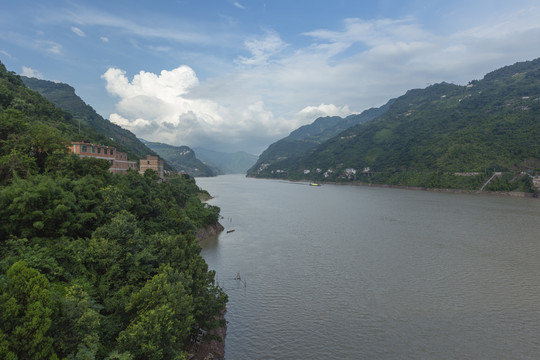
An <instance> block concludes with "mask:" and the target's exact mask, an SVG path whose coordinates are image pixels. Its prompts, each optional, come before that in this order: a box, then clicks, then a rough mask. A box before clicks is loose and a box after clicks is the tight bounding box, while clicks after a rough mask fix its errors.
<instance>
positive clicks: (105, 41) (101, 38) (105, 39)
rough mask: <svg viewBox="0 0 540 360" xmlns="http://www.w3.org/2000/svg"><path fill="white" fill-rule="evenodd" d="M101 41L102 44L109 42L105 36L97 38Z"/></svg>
mask: <svg viewBox="0 0 540 360" xmlns="http://www.w3.org/2000/svg"><path fill="white" fill-rule="evenodd" d="M99 39H100V40H101V41H103V42H104V43H108V42H109V38H108V37H106V36H102V37H100V38H99Z"/></svg>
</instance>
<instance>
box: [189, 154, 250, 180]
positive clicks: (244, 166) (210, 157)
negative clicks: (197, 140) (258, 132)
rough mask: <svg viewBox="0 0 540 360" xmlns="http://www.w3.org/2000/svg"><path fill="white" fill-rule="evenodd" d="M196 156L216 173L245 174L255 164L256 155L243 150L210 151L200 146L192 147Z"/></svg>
mask: <svg viewBox="0 0 540 360" xmlns="http://www.w3.org/2000/svg"><path fill="white" fill-rule="evenodd" d="M193 150H194V151H195V154H196V156H197V158H199V159H201V161H203V162H204V163H205V164H206V165H208V166H209V167H210V168H212V169H213V170H214V172H216V173H217V174H245V173H246V172H247V170H248V169H249V168H250V167H252V166H253V164H255V162H256V161H257V156H256V155H253V154H248V153H247V152H245V151H237V152H234V153H224V152H219V151H212V150H208V149H205V148H201V147H196V148H193Z"/></svg>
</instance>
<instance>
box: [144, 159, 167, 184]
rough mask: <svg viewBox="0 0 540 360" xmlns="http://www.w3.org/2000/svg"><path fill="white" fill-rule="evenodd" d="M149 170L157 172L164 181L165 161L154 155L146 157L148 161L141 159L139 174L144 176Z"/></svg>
mask: <svg viewBox="0 0 540 360" xmlns="http://www.w3.org/2000/svg"><path fill="white" fill-rule="evenodd" d="M147 169H152V170H154V171H155V172H157V174H158V176H159V178H160V179H162V180H163V177H164V170H163V159H160V158H159V157H157V156H153V155H146V159H141V162H140V166H139V173H140V174H144V172H145V171H146V170H147Z"/></svg>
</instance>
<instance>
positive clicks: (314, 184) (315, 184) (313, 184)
mask: <svg viewBox="0 0 540 360" xmlns="http://www.w3.org/2000/svg"><path fill="white" fill-rule="evenodd" d="M309 186H321V185H320V184H317V183H314V182H312V183H310V184H309Z"/></svg>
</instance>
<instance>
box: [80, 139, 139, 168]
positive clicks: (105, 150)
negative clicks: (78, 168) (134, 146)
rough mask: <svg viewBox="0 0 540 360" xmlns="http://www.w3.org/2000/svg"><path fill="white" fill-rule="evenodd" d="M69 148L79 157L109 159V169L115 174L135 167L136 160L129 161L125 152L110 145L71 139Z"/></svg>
mask: <svg viewBox="0 0 540 360" xmlns="http://www.w3.org/2000/svg"><path fill="white" fill-rule="evenodd" d="M69 149H70V150H71V152H72V153H75V154H77V155H79V156H80V157H92V158H95V159H103V160H107V161H109V162H110V163H111V166H110V168H109V171H110V172H112V173H115V174H125V173H126V172H127V171H128V169H137V162H136V161H129V160H128V159H127V154H126V153H123V152H120V151H116V148H114V147H112V146H106V145H95V144H92V143H89V142H86V141H73V142H72V143H71V146H70V147H69Z"/></svg>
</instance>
